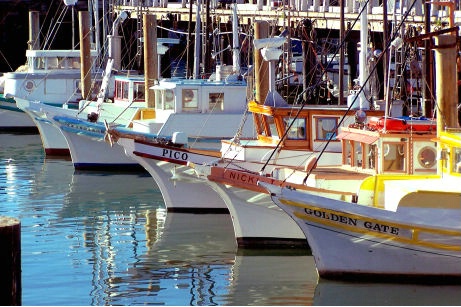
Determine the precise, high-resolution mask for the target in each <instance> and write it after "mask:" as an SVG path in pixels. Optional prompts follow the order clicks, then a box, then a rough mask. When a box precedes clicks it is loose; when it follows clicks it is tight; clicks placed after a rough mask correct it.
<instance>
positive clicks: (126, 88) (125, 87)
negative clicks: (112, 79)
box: [120, 82, 130, 100]
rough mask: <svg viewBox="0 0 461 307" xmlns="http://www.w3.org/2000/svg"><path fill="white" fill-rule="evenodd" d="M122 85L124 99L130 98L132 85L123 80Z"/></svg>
mask: <svg viewBox="0 0 461 307" xmlns="http://www.w3.org/2000/svg"><path fill="white" fill-rule="evenodd" d="M120 84H121V85H122V97H121V98H122V99H124V100H128V99H129V98H130V87H129V86H128V83H126V82H123V83H120Z"/></svg>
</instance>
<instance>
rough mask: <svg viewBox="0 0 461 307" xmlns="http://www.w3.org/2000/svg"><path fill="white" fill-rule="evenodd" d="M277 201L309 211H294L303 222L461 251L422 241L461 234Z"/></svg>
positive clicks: (458, 248)
mask: <svg viewBox="0 0 461 307" xmlns="http://www.w3.org/2000/svg"><path fill="white" fill-rule="evenodd" d="M279 201H280V202H281V203H283V204H285V205H288V206H292V207H297V208H304V209H308V210H310V212H309V213H308V212H307V211H306V212H305V213H300V212H294V215H295V216H296V217H298V218H300V219H303V220H308V221H312V222H316V223H320V224H324V225H328V226H332V227H335V228H339V229H343V230H347V231H352V232H356V233H361V234H365V235H369V236H374V237H377V238H382V239H389V240H392V241H396V242H400V243H404V244H411V245H417V246H423V247H430V248H436V249H442V250H449V251H461V246H460V245H454V244H443V243H438V242H430V241H427V240H429V238H428V239H427V240H424V239H423V238H422V237H423V236H424V235H429V236H433V235H439V236H446V238H447V239H450V238H451V237H454V238H455V239H456V237H458V238H459V237H461V231H457V230H445V229H436V228H429V227H422V226H421V227H419V226H410V225H406V224H402V223H394V222H388V221H383V220H378V219H375V218H368V217H366V216H363V215H359V214H351V213H346V212H341V214H340V215H339V214H337V213H336V212H335V211H333V210H329V209H323V208H319V207H315V206H308V205H305V204H303V203H299V202H294V201H290V200H287V199H283V198H280V199H279ZM372 229H379V231H380V232H378V231H376V230H375V231H373V230H372ZM382 230H385V231H382ZM438 239H440V238H438Z"/></svg>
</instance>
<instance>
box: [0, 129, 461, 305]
mask: <svg viewBox="0 0 461 307" xmlns="http://www.w3.org/2000/svg"><path fill="white" fill-rule="evenodd" d="M0 203H1V205H0V216H9V217H15V218H18V219H19V220H20V221H21V254H22V256H21V262H22V304H23V305H47V306H56V305H60V306H63V305H431V306H434V305H461V285H414V284H390V283H363V282H360V281H357V282H338V281H326V280H319V279H318V277H317V272H316V270H315V263H314V259H313V257H312V256H311V255H310V254H309V251H308V250H296V251H292V250H249V249H244V250H242V249H237V247H236V244H235V240H234V236H233V229H232V222H231V219H230V216H229V215H226V214H216V215H215V214H182V213H167V212H166V211H165V208H164V204H163V199H162V195H161V194H160V192H159V190H158V188H157V187H156V184H155V182H154V181H153V179H152V178H151V177H150V176H149V175H148V174H147V173H141V174H116V173H95V172H75V171H74V168H73V166H72V162H71V161H70V160H69V159H63V158H57V159H50V158H46V157H45V155H44V153H43V150H42V147H41V140H40V136H39V135H12V134H0ZM338 252H340V251H338ZM344 257H346V255H344ZM435 265H436V264H435Z"/></svg>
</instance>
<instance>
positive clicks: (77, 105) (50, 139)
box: [15, 12, 144, 156]
mask: <svg viewBox="0 0 461 307" xmlns="http://www.w3.org/2000/svg"><path fill="white" fill-rule="evenodd" d="M82 18H85V17H82ZM126 18H127V14H126V13H125V12H122V13H120V14H119V15H118V16H117V18H116V19H115V20H114V23H113V27H112V34H113V35H108V36H107V41H108V45H109V46H110V51H109V54H108V60H107V63H106V68H105V70H99V69H96V68H95V67H97V65H96V61H95V59H96V57H94V58H93V60H92V61H91V63H89V66H90V68H89V69H90V71H93V70H97V71H98V76H97V78H94V75H91V78H90V75H85V76H84V77H83V78H82V74H80V70H78V72H79V75H78V77H76V78H77V79H76V81H75V83H76V84H78V85H79V90H78V92H79V95H80V96H78V97H80V98H78V97H76V98H78V101H73V100H68V99H69V98H67V97H61V100H60V102H56V103H55V104H49V103H47V102H46V101H43V100H40V99H30V97H26V98H24V97H21V96H15V101H16V105H17V107H18V108H19V109H20V110H22V111H23V112H25V113H27V114H28V116H30V118H31V119H32V121H33V122H34V124H35V125H36V127H37V128H38V131H39V133H40V136H41V138H42V143H43V148H44V151H45V154H46V155H48V156H69V155H70V151H69V145H68V143H67V141H66V139H65V138H64V136H63V135H62V133H61V131H60V130H59V129H58V128H57V127H55V126H53V125H52V123H51V121H50V119H49V114H50V112H51V113H53V114H54V113H55V112H60V113H63V114H66V115H67V116H70V117H73V118H75V117H80V118H85V119H87V118H88V117H89V118H91V116H93V115H90V114H91V113H94V114H98V113H103V114H104V115H103V116H106V117H107V120H113V119H114V118H116V117H117V116H119V114H120V112H121V110H124V109H126V108H127V105H128V104H129V102H127V97H128V95H129V94H131V95H137V96H136V97H138V95H140V94H138V93H139V92H140V91H139V90H138V89H137V87H136V86H138V83H139V79H140V77H139V74H138V73H137V72H135V71H132V70H122V69H121V58H120V57H121V56H120V52H119V49H120V48H121V46H120V45H121V37H120V36H118V35H117V33H118V29H119V26H120V24H121V23H122V22H123V21H124V20H125V19H126ZM81 39H82V41H81V46H82V48H81V51H80V50H73V51H72V53H73V54H74V56H75V57H74V58H73V59H74V66H75V67H77V66H78V67H80V65H82V61H81V60H82V55H83V56H84V55H88V56H89V54H91V53H95V51H90V50H89V49H88V48H86V46H85V45H86V44H85V43H84V39H83V38H81ZM87 64H88V63H87ZM113 70H116V71H117V72H116V74H117V75H119V76H126V78H129V80H128V81H126V83H128V84H127V85H125V86H126V87H125V88H124V87H119V90H120V89H124V90H123V93H120V94H119V97H121V98H119V97H114V96H115V94H114V92H115V80H114V72H113ZM86 79H88V80H89V81H90V82H87V81H86ZM120 82H121V81H120ZM84 83H90V84H91V83H93V85H91V91H89V89H88V88H89V87H88V86H86V87H85V91H86V93H85V94H82V89H83V87H82V86H81V85H82V84H84ZM96 84H97V87H96V88H95V87H94V86H95V85H96ZM128 85H131V86H132V87H128ZM141 85H142V86H143V84H141ZM56 86H57V87H59V85H58V84H56ZM129 88H130V89H131V88H132V90H131V91H132V92H129V91H128V89H129ZM94 90H96V94H94V95H93V94H92V92H93V91H94ZM141 92H142V94H143V87H142V88H141ZM69 97H70V96H69ZM82 97H85V98H88V99H85V100H83V99H82ZM55 99H58V97H56V98H55ZM137 100H138V101H139V100H141V98H138V99H137ZM72 101H73V102H72ZM107 101H110V102H111V103H110V104H104V103H105V102H107ZM133 103H134V104H135V105H137V104H138V102H137V101H133ZM103 105H104V107H102V106H103ZM135 105H133V106H135ZM141 106H144V105H142V104H141ZM101 109H103V110H104V111H103V112H100V110H101ZM126 113H129V112H128V111H127V112H126Z"/></svg>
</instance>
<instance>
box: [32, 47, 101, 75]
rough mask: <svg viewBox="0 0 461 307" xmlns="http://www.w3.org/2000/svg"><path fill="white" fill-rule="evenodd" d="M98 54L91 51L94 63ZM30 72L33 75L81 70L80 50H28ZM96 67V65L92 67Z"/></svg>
mask: <svg viewBox="0 0 461 307" xmlns="http://www.w3.org/2000/svg"><path fill="white" fill-rule="evenodd" d="M97 56H98V54H97V52H96V50H91V61H92V62H94V61H95V59H96V58H97ZM26 58H27V66H28V71H29V72H31V73H36V72H47V71H54V70H79V71H80V66H81V65H80V62H81V61H80V58H81V56H80V50H79V49H77V50H26ZM92 66H95V65H92Z"/></svg>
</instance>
